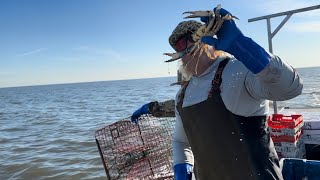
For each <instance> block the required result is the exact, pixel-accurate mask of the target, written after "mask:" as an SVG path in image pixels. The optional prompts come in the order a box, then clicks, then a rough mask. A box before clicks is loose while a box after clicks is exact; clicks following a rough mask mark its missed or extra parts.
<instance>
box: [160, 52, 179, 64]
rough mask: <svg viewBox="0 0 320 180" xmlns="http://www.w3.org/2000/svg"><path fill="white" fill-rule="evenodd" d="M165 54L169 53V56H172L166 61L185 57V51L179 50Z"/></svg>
mask: <svg viewBox="0 0 320 180" xmlns="http://www.w3.org/2000/svg"><path fill="white" fill-rule="evenodd" d="M163 55H167V56H170V57H171V59H169V60H167V61H165V62H172V61H175V60H178V59H180V58H182V57H183V55H184V53H183V52H178V53H163Z"/></svg>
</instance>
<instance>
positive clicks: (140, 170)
mask: <svg viewBox="0 0 320 180" xmlns="http://www.w3.org/2000/svg"><path fill="white" fill-rule="evenodd" d="M173 126H174V118H156V117H153V116H150V115H144V116H142V117H140V118H139V123H138V125H136V124H133V123H132V122H131V120H130V119H129V118H126V119H123V120H120V121H117V122H115V123H113V124H110V125H107V126H105V127H103V128H101V129H98V130H97V131H96V132H95V138H96V143H97V146H98V150H99V153H100V156H101V159H102V163H103V165H104V169H105V171H106V174H107V178H108V179H109V180H114V179H173V160H172V134H173V128H174V127H173Z"/></svg>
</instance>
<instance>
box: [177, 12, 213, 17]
mask: <svg viewBox="0 0 320 180" xmlns="http://www.w3.org/2000/svg"><path fill="white" fill-rule="evenodd" d="M182 14H191V15H189V16H186V17H184V19H186V18H199V17H207V16H214V12H213V11H187V12H184V13H182Z"/></svg>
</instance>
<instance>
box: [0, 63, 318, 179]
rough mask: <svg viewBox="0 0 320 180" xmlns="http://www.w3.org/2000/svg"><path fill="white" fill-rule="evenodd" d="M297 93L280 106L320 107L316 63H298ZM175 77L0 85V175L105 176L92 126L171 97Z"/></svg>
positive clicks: (173, 91)
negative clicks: (303, 65) (299, 88)
mask: <svg viewBox="0 0 320 180" xmlns="http://www.w3.org/2000/svg"><path fill="white" fill-rule="evenodd" d="M298 72H299V73H300V75H301V76H302V78H303V80H304V84H305V86H304V87H305V88H304V92H303V94H302V95H301V96H299V97H297V98H295V99H293V100H290V101H285V102H279V105H280V106H290V107H294V108H320V68H319V67H317V68H303V69H298ZM174 81H175V78H155V79H141V80H124V81H108V82H94V83H77V84H64V85H48V86H33V87H18V88H2V89H0V179H1V180H2V179H105V173H104V170H103V166H102V163H101V160H100V157H99V153H98V151H97V147H96V144H95V141H94V132H95V130H97V129H98V128H100V127H102V126H103V125H105V124H108V123H111V122H114V121H116V120H119V119H121V118H124V117H128V116H130V115H131V113H132V112H133V111H134V110H135V109H137V108H138V107H140V106H141V105H142V104H143V103H146V102H150V101H153V100H160V101H161V100H167V99H172V98H174V97H175V93H176V92H177V90H178V87H177V86H174V87H170V86H169V84H170V83H172V82H174Z"/></svg>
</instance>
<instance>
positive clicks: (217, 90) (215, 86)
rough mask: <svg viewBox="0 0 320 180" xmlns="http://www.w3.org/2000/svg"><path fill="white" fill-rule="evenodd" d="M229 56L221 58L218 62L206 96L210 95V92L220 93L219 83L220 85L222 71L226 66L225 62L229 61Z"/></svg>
mask: <svg viewBox="0 0 320 180" xmlns="http://www.w3.org/2000/svg"><path fill="white" fill-rule="evenodd" d="M229 60H230V58H229V57H227V58H225V59H224V60H222V61H221V62H220V63H219V66H218V68H217V70H216V73H215V76H214V78H213V80H212V87H211V90H210V92H209V95H208V97H209V98H210V97H212V94H213V93H214V92H215V93H220V92H221V91H220V85H221V82H222V78H221V76H222V72H223V70H224V68H225V67H226V65H227V63H228V62H229Z"/></svg>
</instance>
